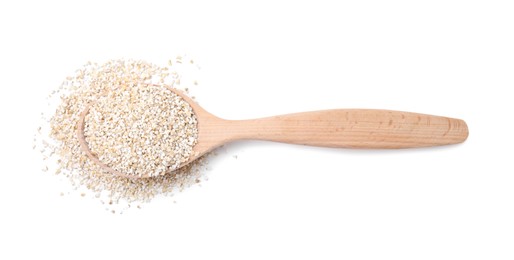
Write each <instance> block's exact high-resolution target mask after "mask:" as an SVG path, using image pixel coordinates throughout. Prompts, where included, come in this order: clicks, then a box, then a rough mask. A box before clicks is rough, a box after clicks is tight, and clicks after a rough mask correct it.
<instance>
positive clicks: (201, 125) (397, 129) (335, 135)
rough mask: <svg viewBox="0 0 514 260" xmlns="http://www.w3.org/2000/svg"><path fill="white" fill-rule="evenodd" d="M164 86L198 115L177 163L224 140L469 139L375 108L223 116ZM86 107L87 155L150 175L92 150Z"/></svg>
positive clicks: (342, 144) (433, 120)
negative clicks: (189, 147) (188, 148)
mask: <svg viewBox="0 0 514 260" xmlns="http://www.w3.org/2000/svg"><path fill="white" fill-rule="evenodd" d="M149 85H154V84H149ZM156 86H160V85H156ZM166 87H167V86H166ZM168 88H169V89H170V90H171V91H173V92H174V93H175V94H177V95H178V96H180V97H181V98H183V99H184V100H185V101H186V102H187V103H188V104H189V105H190V106H191V108H192V109H193V111H194V113H195V115H196V118H197V127H198V140H197V143H196V145H195V146H194V147H193V154H192V155H191V156H190V157H189V159H188V161H186V162H184V163H183V164H181V165H180V167H183V166H185V165H187V164H189V163H191V162H192V161H194V160H196V159H198V158H199V157H201V156H202V155H204V154H206V153H208V152H209V151H212V150H213V149H215V148H217V147H219V146H221V145H223V144H226V143H229V142H233V141H236V140H245V139H246V140H248V139H254V140H267V141H274V142H282V143H290V144H301V145H311V146H321V147H334V148H360V149H401V148H416V147H430V146H440V145H449V144H457V143H462V142H464V141H465V140H466V139H467V137H468V127H467V125H466V123H465V122H464V121H463V120H460V119H455V118H449V117H442V116H434V115H426V114H418V113H411V112H402V111H392V110H378V109H332V110H321V111H311V112H303V113H295V114H288V115H279V116H272V117H266V118H260V119H251V120H226V119H221V118H219V117H217V116H215V115H213V114H211V113H209V112H207V111H206V110H205V109H203V108H202V107H201V106H200V105H198V104H197V103H196V102H195V101H193V100H192V99H191V98H190V97H188V96H187V95H186V94H185V93H184V92H182V91H180V90H178V89H175V88H171V87H168ZM90 107H91V106H90V105H88V106H87V107H86V108H85V109H84V111H83V112H82V113H81V115H80V117H79V120H78V125H77V136H78V140H79V143H80V146H81V149H82V150H83V151H84V152H85V153H86V155H87V157H88V158H89V159H91V160H92V161H93V162H94V163H96V164H98V165H99V166H100V167H101V168H102V169H104V170H105V171H107V172H109V173H112V174H114V175H117V176H123V177H127V178H147V177H150V176H149V175H142V176H132V175H128V174H124V173H122V172H119V171H116V170H114V169H113V168H111V167H109V166H108V165H106V164H105V163H103V162H102V161H100V159H98V157H97V156H96V154H94V153H93V152H92V151H91V149H90V148H89V146H88V143H87V141H86V138H85V135H84V124H85V117H86V115H87V114H88V112H89V109H90ZM180 167H179V168H180Z"/></svg>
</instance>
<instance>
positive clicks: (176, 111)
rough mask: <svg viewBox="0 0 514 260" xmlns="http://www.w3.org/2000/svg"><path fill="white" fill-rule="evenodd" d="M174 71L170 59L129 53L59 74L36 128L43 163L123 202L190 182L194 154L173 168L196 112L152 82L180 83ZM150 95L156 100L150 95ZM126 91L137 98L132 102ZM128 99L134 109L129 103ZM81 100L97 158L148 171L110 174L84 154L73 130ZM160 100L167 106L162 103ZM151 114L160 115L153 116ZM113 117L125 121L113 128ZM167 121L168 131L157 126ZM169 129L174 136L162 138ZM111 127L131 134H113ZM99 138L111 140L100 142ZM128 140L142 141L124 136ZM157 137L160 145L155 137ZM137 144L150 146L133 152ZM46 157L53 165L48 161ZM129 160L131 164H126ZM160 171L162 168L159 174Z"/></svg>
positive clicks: (195, 169)
mask: <svg viewBox="0 0 514 260" xmlns="http://www.w3.org/2000/svg"><path fill="white" fill-rule="evenodd" d="M177 61H181V59H177ZM170 64H171V63H170ZM180 79H181V75H180V74H179V73H177V71H174V70H173V69H172V68H171V65H169V66H166V67H159V66H157V65H154V64H151V63H148V62H145V61H137V60H112V61H108V62H106V63H103V64H96V63H88V64H86V65H85V66H84V67H83V68H81V69H79V70H77V71H76V73H75V74H74V75H72V76H70V77H68V78H66V80H65V81H64V82H63V83H62V85H61V87H60V88H59V89H58V90H56V91H54V92H53V93H52V95H51V96H50V99H52V97H59V100H58V102H57V103H59V105H58V107H57V108H56V110H55V111H54V113H53V114H52V115H51V116H50V117H49V118H48V122H49V126H50V127H49V132H50V133H49V136H50V138H45V135H44V134H43V135H42V136H43V137H42V146H43V148H42V149H41V151H42V152H43V153H44V154H45V155H44V158H45V159H46V161H47V162H49V163H48V164H49V166H45V169H48V167H50V169H51V170H52V171H53V170H55V173H56V174H60V175H63V176H65V177H66V179H68V180H70V181H71V183H72V186H73V187H74V188H75V189H79V190H80V189H84V188H86V190H87V191H88V192H90V193H92V194H93V195H94V196H95V197H98V198H100V199H101V200H102V202H104V203H106V204H115V203H117V202H120V201H125V202H127V204H128V206H129V207H130V204H131V203H133V202H144V201H149V200H151V199H152V198H154V197H155V196H156V195H171V194H173V192H174V191H176V190H181V189H183V188H184V187H187V186H189V185H191V184H194V183H198V182H199V181H200V178H201V177H202V174H201V169H202V166H203V161H202V160H201V159H200V160H198V161H196V162H195V163H193V164H190V165H188V166H186V167H182V168H179V169H177V170H175V169H176V168H177V166H178V165H179V164H180V163H182V162H183V161H184V160H187V157H188V156H189V154H190V153H191V147H192V146H194V144H195V143H196V134H197V132H195V131H196V118H195V117H194V114H193V112H192V110H191V108H190V106H189V105H187V104H186V105H184V103H185V101H183V100H182V99H181V98H179V99H177V95H176V94H174V93H172V92H171V91H170V90H168V89H166V88H165V87H160V88H159V87H157V86H155V84H157V85H160V86H167V87H172V88H180ZM152 84H154V85H152ZM151 93H153V95H152V94H151ZM154 97H158V98H159V99H160V100H157V101H156V100H150V99H152V98H154ZM131 98H132V101H131ZM134 99H138V100H139V101H137V102H134ZM138 102H139V103H138ZM54 103H55V102H54ZM92 104H96V105H92ZM130 104H132V106H136V107H137V109H130ZM88 105H91V106H92V109H91V111H90V115H91V116H89V117H88V118H86V125H87V127H86V128H85V131H86V138H88V141H89V142H90V146H91V148H92V150H93V151H95V152H96V153H97V154H98V155H99V156H100V157H101V158H100V159H101V160H105V162H106V163H108V164H111V166H113V167H118V168H117V169H118V170H120V171H125V172H127V173H130V174H135V175H138V174H141V173H142V172H147V173H148V172H150V173H151V175H152V176H154V177H151V178H142V179H129V178H124V177H120V176H114V175H113V174H110V173H108V172H105V171H104V170H102V169H101V167H99V166H98V165H96V164H95V163H93V162H92V161H90V160H89V159H88V157H87V156H86V154H85V153H84V152H83V151H82V150H81V148H80V145H79V142H78V137H77V122H78V119H79V116H80V114H81V113H82V111H84V109H85V108H86V106H88ZM168 105H170V108H171V109H169V110H167V109H164V107H165V106H168ZM124 106H125V107H124ZM159 111H160V112H159ZM157 113H160V114H157ZM156 120H164V121H162V122H160V123H156ZM134 122H136V123H134ZM138 122H139V123H138ZM143 122H144V123H143ZM121 123H125V124H126V125H125V126H123V127H119V128H117V126H120V125H121ZM130 124H132V125H130ZM152 124H153V125H152ZM174 124H175V128H173V129H175V130H170V131H171V132H168V130H169V128H167V127H165V126H170V125H171V126H173V125H174ZM44 128H45V126H43V130H44ZM43 132H44V131H43ZM176 134H178V136H179V137H178V139H169V138H168V137H170V136H171V135H176ZM113 135H114V136H125V137H128V136H129V135H130V136H131V137H130V138H125V139H123V138H122V139H119V138H118V139H116V138H113ZM159 135H160V136H159ZM150 136H152V137H151V139H150ZM145 138H146V139H145ZM106 140H111V141H112V142H113V143H112V144H106V143H105V141H106ZM136 140H138V141H142V142H143V143H137V144H130V142H133V141H134V142H135V141H136ZM166 140H170V141H166ZM160 142H162V143H161V144H162V145H161V146H159V145H156V144H157V143H160ZM177 144H179V145H180V147H177ZM109 145H114V147H109ZM116 145H117V147H116ZM143 147H152V148H153V149H149V150H145V151H141V150H139V152H138V149H141V148H143ZM111 148H116V149H118V148H120V149H121V150H120V151H123V152H122V153H117V151H115V150H113V149H111ZM171 150H173V151H172V152H170V151H171ZM129 152H130V153H129ZM168 152H170V153H168ZM127 156H128V157H127ZM52 158H53V159H54V160H53V162H54V163H55V164H56V166H55V167H54V165H52V163H50V162H52V160H51V159H52ZM151 159H153V160H154V164H152V165H150V163H149V161H150V160H151ZM131 160H132V161H131ZM124 163H128V164H129V165H125V164H124ZM131 163H132V166H133V167H129V166H130V164H131ZM136 165H137V166H136ZM130 169H132V172H130V171H131V170H130ZM164 171H166V172H167V173H166V174H162V173H163V172H164ZM169 171H172V172H169Z"/></svg>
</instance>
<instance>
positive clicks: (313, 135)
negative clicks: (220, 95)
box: [226, 109, 468, 149]
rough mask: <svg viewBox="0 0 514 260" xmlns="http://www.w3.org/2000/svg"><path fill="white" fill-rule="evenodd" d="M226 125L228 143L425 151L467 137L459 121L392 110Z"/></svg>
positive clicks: (310, 114)
mask: <svg viewBox="0 0 514 260" xmlns="http://www.w3.org/2000/svg"><path fill="white" fill-rule="evenodd" d="M226 123H227V125H226V126H227V128H226V129H227V131H228V132H231V133H230V135H231V137H232V138H230V139H232V140H238V139H258V140H269V141H276V142H283V143H292V144H303V145H312V146H324V147H343V148H372V149H377V148H378V149H397V148H414V147H429V146H438V145H447V144H456V143H461V142H464V141H465V140H466V138H467V137H468V127H467V125H466V123H465V122H464V121H463V120H460V119H454V118H448V117H441V116H432V115H425V114H417V113H409V112H400V111H390V110H372V109H334V110H323V111H313V112H304V113H296V114H289V115H280V116H273V117H267V118H261V119H253V120H240V121H226Z"/></svg>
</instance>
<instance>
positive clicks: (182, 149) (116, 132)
mask: <svg viewBox="0 0 514 260" xmlns="http://www.w3.org/2000/svg"><path fill="white" fill-rule="evenodd" d="M117 89H118V90H117V91H112V92H109V93H107V94H106V95H105V96H104V97H101V98H100V99H99V100H98V101H97V102H94V103H93V104H92V105H91V106H90V108H89V110H88V113H87V114H86V115H85V118H84V137H85V141H86V142H87V145H88V147H89V149H90V150H91V152H92V153H93V154H94V155H95V156H96V157H97V158H98V159H99V161H100V162H101V163H102V164H104V165H105V166H107V167H109V168H111V169H113V172H114V173H118V175H123V176H125V177H137V178H141V177H154V176H159V175H164V174H166V173H170V172H172V171H174V170H176V169H178V168H179V167H180V166H181V165H182V164H183V163H185V162H187V161H188V159H189V157H190V156H191V154H192V153H193V147H194V145H195V144H196V143H197V138H198V129H197V119H196V116H195V113H194V111H193V109H192V108H191V106H190V105H189V104H188V103H187V102H186V101H185V100H184V99H183V98H182V97H180V96H179V95H177V94H175V93H174V92H173V91H171V89H169V87H167V86H164V85H156V84H123V85H120V86H118V87H117Z"/></svg>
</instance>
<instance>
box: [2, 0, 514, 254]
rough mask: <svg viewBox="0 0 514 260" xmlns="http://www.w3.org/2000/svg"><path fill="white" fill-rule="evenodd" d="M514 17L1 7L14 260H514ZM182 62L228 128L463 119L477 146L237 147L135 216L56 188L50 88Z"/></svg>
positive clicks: (5, 220)
mask: <svg viewBox="0 0 514 260" xmlns="http://www.w3.org/2000/svg"><path fill="white" fill-rule="evenodd" d="M143 2H144V3H143ZM513 14H514V6H513V3H512V1H453V0H443V1H348V2H344V1H332V2H329V1H310V2H308V1H255V2H252V3H250V2H247V3H244V2H243V1H205V2H197V1H184V2H182V3H175V2H173V1H140V2H139V3H134V1H119V2H115V1H83V2H79V1H62V2H58V1H2V2H1V3H0V47H1V48H0V71H1V72H0V73H1V74H0V75H1V76H0V85H1V87H2V89H3V90H2V94H1V95H0V99H1V100H0V101H1V106H2V107H1V113H2V114H1V117H2V127H1V135H0V136H1V138H2V140H1V141H2V142H1V152H2V154H1V156H2V163H1V164H0V165H1V166H0V167H1V171H2V173H1V174H2V178H1V180H0V240H1V241H0V245H1V246H0V248H1V249H0V258H1V259H107V258H109V259H513V258H514V167H513V165H512V160H513V159H512V146H513V145H514V138H513V131H514V123H513V120H512V111H514V105H513V101H512V97H513V96H512V95H511V94H509V92H510V93H511V89H512V87H513V86H514V73H513V71H514V15H513ZM182 53H187V54H189V55H190V56H191V57H194V58H195V60H196V61H197V62H198V63H200V64H201V66H202V69H201V71H200V74H201V77H202V80H201V82H200V86H199V90H198V91H197V93H198V94H197V97H198V100H199V101H200V103H201V104H202V106H204V107H205V108H206V109H208V110H209V111H212V112H213V113H214V114H216V115H219V116H221V117H226V118H231V119H242V118H252V117H260V116H269V115H273V114H281V113H289V112H299V111H308V110H318V109H329V108H386V109H395V110H405V111H413V112H421V113H429V114H436V115H445V116H450V117H456V118H462V119H465V120H466V121H467V123H468V125H469V128H470V136H469V139H468V141H467V142H466V143H464V144H462V145H456V146H452V147H444V148H433V149H416V150H402V151H355V150H336V149H322V148H310V147H301V146H292V145H284V144H273V143H265V142H241V143H237V144H232V145H229V146H227V147H226V148H225V150H224V151H222V152H221V153H220V155H219V156H218V157H216V158H215V160H213V161H212V162H211V167H212V168H213V170H212V171H210V172H208V176H209V181H207V182H204V183H203V184H202V186H201V187H193V188H191V189H189V190H186V191H185V192H183V193H181V194H179V195H178V196H176V197H175V198H171V199H163V200H156V201H154V202H152V203H150V204H148V205H146V206H145V207H144V208H143V209H141V210H130V211H127V212H125V214H123V215H118V214H116V215H114V214H111V213H109V212H107V211H105V210H104V208H103V206H101V205H100V204H99V203H98V201H96V200H94V199H92V198H88V197H86V198H81V197H80V196H79V195H78V194H75V195H73V194H72V195H71V196H65V197H61V196H59V193H60V191H61V190H60V189H59V188H58V187H59V185H62V183H57V178H55V177H54V176H52V175H51V174H43V173H41V168H40V158H39V157H38V156H37V153H36V152H34V151H32V144H31V142H32V135H33V133H34V131H35V127H36V125H37V120H38V119H39V112H40V111H41V110H42V107H44V104H45V103H44V98H45V96H46V95H47V94H48V93H49V92H50V91H51V90H52V89H54V88H55V87H57V86H58V85H59V84H60V82H61V81H62V80H63V79H64V78H65V77H66V76H67V75H69V74H71V73H72V72H73V71H74V70H75V69H77V68H79V67H80V66H81V65H82V64H84V63H85V62H87V61H98V62H102V61H105V60H107V59H116V58H136V59H145V60H148V61H152V62H155V63H161V64H163V63H164V62H165V61H166V60H167V59H168V58H172V57H174V56H175V55H177V54H182ZM233 155H238V159H235V158H233ZM174 200H175V201H176V203H173V201H174Z"/></svg>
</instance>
